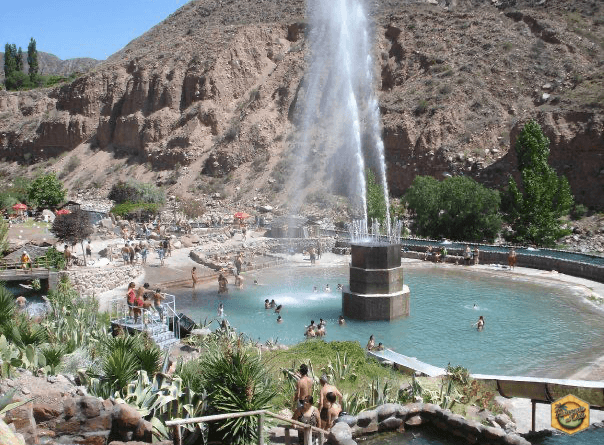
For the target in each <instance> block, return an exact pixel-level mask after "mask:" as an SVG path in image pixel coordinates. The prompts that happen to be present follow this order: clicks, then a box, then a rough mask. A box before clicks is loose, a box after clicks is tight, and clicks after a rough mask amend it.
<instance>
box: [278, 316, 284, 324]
mask: <svg viewBox="0 0 604 445" xmlns="http://www.w3.org/2000/svg"><path fill="white" fill-rule="evenodd" d="M277 323H283V319H282V318H281V315H279V316H278V317H277Z"/></svg>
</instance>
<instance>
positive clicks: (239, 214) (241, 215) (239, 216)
mask: <svg viewBox="0 0 604 445" xmlns="http://www.w3.org/2000/svg"><path fill="white" fill-rule="evenodd" d="M250 216H251V215H248V214H247V213H245V212H237V213H235V214H234V215H233V217H234V218H237V219H245V218H249V217H250Z"/></svg>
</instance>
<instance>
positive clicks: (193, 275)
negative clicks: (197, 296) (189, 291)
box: [191, 267, 199, 289]
mask: <svg viewBox="0 0 604 445" xmlns="http://www.w3.org/2000/svg"><path fill="white" fill-rule="evenodd" d="M191 279H192V280H193V289H195V285H196V284H197V282H198V281H199V279H198V278H197V267H194V268H193V269H191Z"/></svg>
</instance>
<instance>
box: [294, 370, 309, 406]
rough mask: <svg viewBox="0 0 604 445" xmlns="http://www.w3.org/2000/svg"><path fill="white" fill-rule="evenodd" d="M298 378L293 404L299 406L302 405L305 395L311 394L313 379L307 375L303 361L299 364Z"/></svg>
mask: <svg viewBox="0 0 604 445" xmlns="http://www.w3.org/2000/svg"><path fill="white" fill-rule="evenodd" d="M298 372H299V373H300V378H299V379H298V381H297V382H296V392H295V393H294V406H295V407H296V408H301V407H302V406H303V405H304V399H305V398H306V396H311V395H312V386H313V381H312V379H311V378H310V377H309V376H308V366H307V365H306V364H305V363H302V364H301V365H300V369H299V370H298Z"/></svg>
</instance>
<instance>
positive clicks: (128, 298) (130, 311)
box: [126, 281, 136, 317]
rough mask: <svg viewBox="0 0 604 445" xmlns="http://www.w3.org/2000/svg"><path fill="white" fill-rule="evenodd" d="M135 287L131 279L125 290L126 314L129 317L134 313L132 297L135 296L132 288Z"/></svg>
mask: <svg viewBox="0 0 604 445" xmlns="http://www.w3.org/2000/svg"><path fill="white" fill-rule="evenodd" d="M135 288H136V284H135V283H134V281H132V282H130V284H129V285H128V291H127V292H126V301H127V302H128V316H129V317H132V314H133V313H134V311H133V309H134V299H135V298H136V291H135V290H134V289H135Z"/></svg>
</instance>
